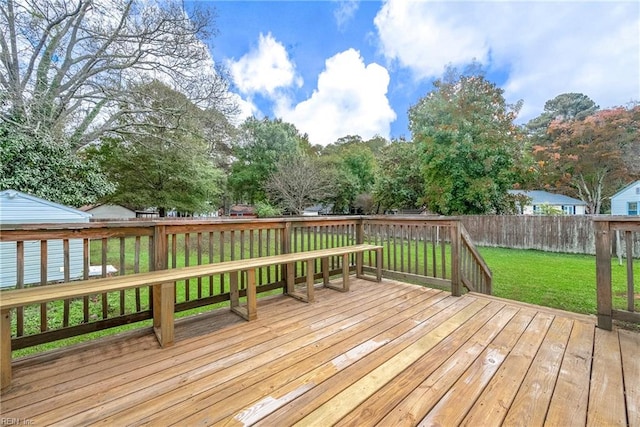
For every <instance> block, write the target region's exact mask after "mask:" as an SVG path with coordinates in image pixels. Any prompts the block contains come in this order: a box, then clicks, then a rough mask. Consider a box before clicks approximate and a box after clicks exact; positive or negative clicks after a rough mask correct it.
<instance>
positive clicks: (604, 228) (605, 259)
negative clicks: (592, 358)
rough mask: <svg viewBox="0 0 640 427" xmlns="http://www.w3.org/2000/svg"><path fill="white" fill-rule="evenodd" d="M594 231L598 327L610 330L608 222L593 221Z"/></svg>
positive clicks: (609, 236)
mask: <svg viewBox="0 0 640 427" xmlns="http://www.w3.org/2000/svg"><path fill="white" fill-rule="evenodd" d="M594 223H595V224H594V225H595V230H596V286H597V300H598V327H599V328H601V329H606V330H609V331H610V330H611V329H612V320H611V311H612V301H611V229H610V224H609V221H594Z"/></svg>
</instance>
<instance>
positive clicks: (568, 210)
mask: <svg viewBox="0 0 640 427" xmlns="http://www.w3.org/2000/svg"><path fill="white" fill-rule="evenodd" d="M562 212H564V213H565V215H575V214H576V207H575V206H574V205H568V206H562Z"/></svg>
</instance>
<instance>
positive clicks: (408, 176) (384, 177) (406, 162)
mask: <svg viewBox="0 0 640 427" xmlns="http://www.w3.org/2000/svg"><path fill="white" fill-rule="evenodd" d="M418 159H419V151H418V146H417V145H416V144H414V143H413V142H411V141H409V142H406V141H394V142H392V143H391V144H390V145H388V146H386V147H384V148H383V149H382V150H381V154H380V157H379V159H378V164H379V168H378V169H379V172H378V176H377V179H376V182H375V187H374V190H373V194H374V199H375V201H376V203H378V204H379V205H380V207H381V208H382V209H381V210H382V211H383V212H384V211H385V210H388V209H392V208H396V209H413V208H417V207H418V206H419V200H420V199H422V198H423V197H424V194H423V193H424V181H423V179H422V174H421V170H420V169H421V167H420V162H419V161H418Z"/></svg>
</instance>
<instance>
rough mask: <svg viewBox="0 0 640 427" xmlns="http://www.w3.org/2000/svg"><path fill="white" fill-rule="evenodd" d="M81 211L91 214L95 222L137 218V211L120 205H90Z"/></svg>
mask: <svg viewBox="0 0 640 427" xmlns="http://www.w3.org/2000/svg"><path fill="white" fill-rule="evenodd" d="M80 210H81V211H83V212H87V213H90V214H91V215H92V217H91V219H93V220H123V219H132V218H135V217H136V211H133V210H131V209H129V208H126V207H124V206H120V205H111V204H108V203H102V204H98V205H88V206H83V207H81V208H80Z"/></svg>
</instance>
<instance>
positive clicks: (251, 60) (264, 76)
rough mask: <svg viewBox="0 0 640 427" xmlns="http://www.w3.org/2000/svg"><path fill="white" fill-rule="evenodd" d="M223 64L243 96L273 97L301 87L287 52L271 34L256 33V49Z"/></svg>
mask: <svg viewBox="0 0 640 427" xmlns="http://www.w3.org/2000/svg"><path fill="white" fill-rule="evenodd" d="M227 65H228V67H229V69H230V71H231V76H232V78H233V81H234V83H235V85H236V86H237V87H238V89H239V90H240V91H241V92H242V93H244V94H249V95H250V94H256V93H257V94H262V95H266V96H273V95H274V94H275V93H276V91H277V90H279V89H282V88H288V87H291V86H296V87H301V86H302V78H301V77H300V76H299V75H298V74H297V73H296V69H295V66H294V64H293V62H291V61H290V60H289V55H288V53H287V50H286V49H285V48H284V46H283V45H282V43H280V42H278V41H277V40H276V39H275V38H274V37H273V36H272V35H271V33H269V34H267V35H266V36H265V35H263V34H260V38H259V40H258V46H257V47H255V48H254V49H252V50H251V51H250V52H248V53H247V54H246V55H244V56H243V57H242V58H240V59H239V60H238V61H228V63H227Z"/></svg>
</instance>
